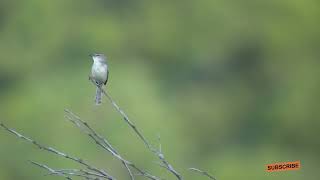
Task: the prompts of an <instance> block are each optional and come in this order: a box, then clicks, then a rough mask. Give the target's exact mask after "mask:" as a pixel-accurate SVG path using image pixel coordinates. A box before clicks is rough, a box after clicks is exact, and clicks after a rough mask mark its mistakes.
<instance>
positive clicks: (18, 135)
mask: <svg viewBox="0 0 320 180" xmlns="http://www.w3.org/2000/svg"><path fill="white" fill-rule="evenodd" d="M0 126H1V127H2V128H3V129H5V130H6V131H8V132H10V133H12V134H13V135H15V136H17V137H18V138H21V139H23V140H25V141H26V142H29V143H31V144H33V145H35V146H36V147H38V148H39V149H41V150H44V151H47V152H51V153H53V154H56V155H58V156H62V157H64V158H66V159H69V160H72V161H74V162H77V163H78V164H81V165H83V166H85V167H86V168H87V169H89V170H92V171H95V172H97V173H99V174H100V175H103V177H104V178H105V179H109V180H115V178H113V177H112V176H110V175H109V174H108V173H106V172H105V171H104V170H100V169H98V168H96V167H94V166H92V165H90V164H89V163H87V162H86V161H84V160H82V159H80V158H77V157H73V156H70V155H67V154H65V153H63V152H61V151H58V150H56V149H54V148H52V147H46V146H44V145H41V144H39V143H38V142H37V141H35V140H33V139H31V138H29V137H26V136H24V135H22V134H20V133H18V132H17V131H15V130H13V129H10V128H8V127H7V126H5V125H4V124H3V123H0Z"/></svg>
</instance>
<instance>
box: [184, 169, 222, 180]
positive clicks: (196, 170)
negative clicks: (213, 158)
mask: <svg viewBox="0 0 320 180" xmlns="http://www.w3.org/2000/svg"><path fill="white" fill-rule="evenodd" d="M189 170H191V171H194V172H197V173H198V174H201V175H204V176H207V177H208V178H210V179H213V180H217V179H216V178H215V177H213V176H212V175H210V174H209V173H207V172H206V171H202V170H200V169H197V168H189Z"/></svg>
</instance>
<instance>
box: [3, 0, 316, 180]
mask: <svg viewBox="0 0 320 180" xmlns="http://www.w3.org/2000/svg"><path fill="white" fill-rule="evenodd" d="M319 5H320V3H319V1H318V0H281V1H279V0H268V1H261V0H223V1H222V0H197V1H177V0H170V1H166V0H162V1H148V0H137V1H128V0H122V1H119V0H118V1H117V0H91V1H89V0H68V1H66V0H55V1H43V0H28V1H23V0H1V1H0V100H1V101H0V113H1V122H4V123H5V124H7V125H8V126H10V127H14V128H15V129H16V130H18V131H20V132H23V133H24V134H26V135H28V136H31V137H33V138H34V139H36V140H39V141H40V142H42V143H43V144H46V145H51V146H53V147H56V148H58V149H60V150H62V151H64V152H67V153H69V154H73V155H76V156H79V157H82V158H84V159H86V160H88V161H89V162H92V164H95V165H96V166H98V167H101V168H105V169H106V170H108V171H110V172H111V174H112V175H113V176H115V177H117V179H128V176H127V174H126V171H125V170H124V169H123V167H122V166H121V164H120V163H119V162H118V161H117V160H115V159H114V158H112V157H111V156H110V155H109V154H107V153H105V152H104V151H103V150H101V149H100V148H98V147H97V146H96V145H95V144H94V143H93V142H91V141H90V140H89V138H88V137H87V136H86V135H84V134H82V133H81V132H79V130H78V129H77V128H75V127H73V125H72V124H71V123H69V122H67V121H66V120H65V119H64V112H63V109H64V108H69V109H71V110H72V111H73V112H75V113H76V114H78V115H79V116H81V117H82V118H83V119H85V120H87V121H88V122H89V123H90V124H91V125H92V126H93V127H94V128H96V129H97V131H98V132H100V133H101V134H103V135H105V136H106V137H108V139H109V140H110V141H111V143H113V144H114V146H115V147H116V148H117V149H118V150H119V151H120V153H122V154H124V155H125V157H126V158H127V159H129V160H132V161H134V162H136V163H137V164H138V165H139V166H141V167H145V168H146V169H148V170H150V171H152V172H153V173H154V174H156V175H159V176H162V177H164V178H167V179H174V177H173V176H172V175H171V174H168V173H167V172H166V171H165V170H163V169H161V168H159V167H158V166H157V165H156V164H155V163H154V161H156V160H157V159H156V158H155V157H154V156H153V155H152V154H151V153H149V152H148V151H147V150H145V148H144V146H143V144H142V143H141V142H140V141H139V140H138V139H137V138H136V136H135V135H134V134H133V132H132V130H131V129H130V128H129V127H128V126H127V125H126V124H125V123H123V121H122V119H121V117H120V116H119V114H118V113H117V112H116V111H115V110H114V109H113V108H112V106H111V105H110V103H109V102H108V101H106V99H104V102H103V105H102V106H95V105H94V93H95V88H94V86H93V85H92V84H91V83H90V82H89V81H88V75H89V72H90V68H91V63H92V60H91V59H90V57H89V56H88V54H89V53H92V52H101V53H105V54H106V55H107V57H108V58H109V66H110V78H109V83H108V86H107V89H108V91H109V92H110V94H111V96H112V97H113V98H114V99H115V100H116V101H117V102H118V104H119V105H120V106H121V107H122V108H123V109H124V110H125V112H126V113H127V114H128V115H129V117H130V118H131V119H132V120H133V121H134V122H135V123H136V124H137V126H138V127H139V128H140V129H141V130H142V131H143V133H144V135H145V136H146V137H147V138H148V139H149V140H150V141H152V142H153V143H154V144H156V143H157V135H158V134H160V135H161V142H162V146H163V151H164V153H165V154H166V156H167V159H168V160H169V161H170V162H171V163H172V164H173V165H174V167H175V168H176V169H177V170H178V171H179V172H181V173H182V174H183V175H184V177H185V179H197V180H198V179H199V180H200V179H206V178H204V177H201V176H198V175H196V174H193V173H190V172H189V171H188V170H187V168H189V167H197V168H200V169H205V170H207V171H208V172H210V173H212V174H213V175H214V176H216V177H217V178H218V179H219V180H226V179H237V180H247V179H261V180H269V179H270V180H271V179H272V180H286V179H288V180H289V179H290V180H300V179H308V180H313V179H318V178H319V177H320V176H319V168H320V166H319V160H320V158H319V157H320V156H319V152H320V141H319V135H320V134H319V128H320V121H319V118H320V113H319V99H320V98H319V92H320V80H319V75H320V70H319V68H320V61H319V58H320V50H319V47H320V23H319V18H320V8H319V7H320V6H319ZM28 160H34V161H37V162H41V163H45V164H48V165H50V166H51V167H53V168H75V167H78V166H77V164H75V163H73V162H70V161H68V160H65V159H63V158H60V157H56V156H55V155H52V154H50V153H47V152H43V151H40V150H39V149H37V148H35V147H34V146H32V145H30V144H27V143H24V142H23V141H21V140H18V139H17V138H15V137H13V136H12V135H9V134H8V133H7V132H5V131H3V130H2V129H1V130H0V180H17V179H33V180H37V179H48V180H51V179H52V180H53V179H61V178H60V177H50V176H45V177H44V176H43V174H46V172H45V171H43V170H42V169H39V168H37V167H34V166H32V165H30V164H29V163H28ZM294 160H301V163H302V168H301V170H299V171H287V172H276V173H266V172H265V165H266V164H268V163H274V162H285V161H294Z"/></svg>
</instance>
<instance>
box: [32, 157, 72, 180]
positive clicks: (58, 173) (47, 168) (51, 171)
mask: <svg viewBox="0 0 320 180" xmlns="http://www.w3.org/2000/svg"><path fill="white" fill-rule="evenodd" d="M30 162H31V163H32V164H33V165H36V166H38V167H41V168H43V169H46V170H47V171H49V172H50V174H52V175H57V176H62V177H64V178H66V179H68V180H72V178H71V177H69V176H67V175H65V174H63V173H61V172H57V171H56V170H54V169H52V168H49V167H48V166H46V165H44V164H40V163H36V162H33V161H30Z"/></svg>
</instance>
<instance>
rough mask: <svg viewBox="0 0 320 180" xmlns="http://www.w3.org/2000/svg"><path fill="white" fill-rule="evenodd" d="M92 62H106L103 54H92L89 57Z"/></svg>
mask: <svg viewBox="0 0 320 180" xmlns="http://www.w3.org/2000/svg"><path fill="white" fill-rule="evenodd" d="M89 56H90V57H91V58H92V60H93V61H94V62H101V63H102V62H106V60H107V58H106V56H105V55H104V54H100V53H93V54H90V55H89Z"/></svg>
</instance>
